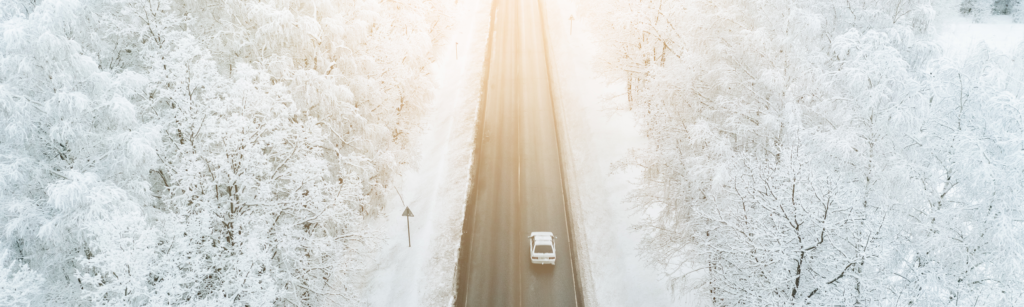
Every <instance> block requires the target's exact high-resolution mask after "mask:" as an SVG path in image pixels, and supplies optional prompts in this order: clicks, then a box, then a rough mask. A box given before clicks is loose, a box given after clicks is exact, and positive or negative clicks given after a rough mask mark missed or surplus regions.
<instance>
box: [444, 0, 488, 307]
mask: <svg viewBox="0 0 1024 307" xmlns="http://www.w3.org/2000/svg"><path fill="white" fill-rule="evenodd" d="M497 2H498V0H491V18H490V19H491V20H490V22H488V23H489V24H490V26H489V27H487V49H486V51H484V63H483V65H484V70H483V73H482V76H481V77H480V87H481V89H480V101H479V103H478V104H477V114H476V131H475V132H474V133H475V135H474V136H473V143H474V146H473V163H472V164H470V167H469V174H470V175H469V187H468V189H467V191H466V207H465V210H464V213H465V214H464V216H463V218H462V238H461V239H460V242H459V249H458V251H459V259H458V261H456V264H455V272H454V273H455V274H454V278H455V282H453V283H452V284H453V285H454V286H455V300H454V302H453V304H452V306H453V307H458V306H465V299H466V298H465V297H464V296H460V295H459V294H460V292H461V291H459V290H460V289H462V286H463V283H462V282H461V281H462V266H463V265H465V264H466V263H463V260H466V261H468V259H467V257H469V256H470V255H469V252H470V249H469V248H468V247H469V246H470V245H471V243H472V236H473V235H472V233H470V232H469V231H468V230H471V228H472V227H469V228H467V225H472V222H475V219H473V213H475V209H476V178H477V172H478V169H477V166H479V164H480V146H481V145H482V142H481V137H482V130H483V120H484V118H483V117H484V116H483V115H484V109H486V108H487V82H488V79H489V78H490V75H491V53H492V52H493V50H492V46H493V43H494V35H493V34H494V22H495V19H494V14H495V12H496V10H497V6H496V5H495V3H497ZM467 221H469V222H471V223H466V222H467ZM467 234H468V235H467ZM463 247H467V248H463ZM467 268H468V266H467ZM460 301H461V302H462V304H460V303H459V302H460Z"/></svg>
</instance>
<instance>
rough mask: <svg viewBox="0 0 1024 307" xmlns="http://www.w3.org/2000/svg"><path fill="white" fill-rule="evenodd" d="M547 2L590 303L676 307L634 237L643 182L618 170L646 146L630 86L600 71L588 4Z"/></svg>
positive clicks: (568, 169)
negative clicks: (635, 204)
mask: <svg viewBox="0 0 1024 307" xmlns="http://www.w3.org/2000/svg"><path fill="white" fill-rule="evenodd" d="M543 3H544V5H545V6H544V9H545V15H546V16H545V17H546V20H545V21H546V22H547V24H546V26H547V31H548V44H549V45H550V46H549V49H548V50H549V52H551V53H550V54H551V57H552V59H551V60H552V63H551V69H552V72H551V75H552V79H553V80H552V82H553V83H554V85H553V86H554V87H555V88H554V94H555V100H556V111H557V112H558V114H557V116H558V118H559V120H560V122H559V127H558V128H559V129H562V131H561V133H562V134H563V137H562V138H561V142H562V144H561V146H562V147H563V148H562V151H563V153H562V155H563V159H564V160H563V163H565V164H566V165H565V171H566V173H567V174H566V177H567V178H566V179H567V180H566V181H567V183H568V185H569V186H568V187H567V188H568V189H569V194H570V195H569V197H570V200H569V201H570V203H571V205H572V207H571V210H572V214H573V215H574V216H573V218H574V220H575V221H574V222H575V223H576V224H577V225H576V227H575V239H576V240H577V241H578V242H576V244H575V245H576V246H577V252H578V253H579V254H580V255H579V258H580V259H579V261H580V265H579V268H578V269H579V270H580V271H581V275H582V277H581V278H582V279H583V280H582V281H581V282H582V283H583V286H584V296H585V298H586V302H585V303H586V305H587V306H637V305H639V306H667V305H670V304H671V303H672V302H673V301H672V296H671V295H670V292H669V290H668V289H667V288H666V284H665V282H664V281H663V280H662V279H660V278H659V275H658V273H657V272H656V271H655V270H654V269H652V268H651V267H648V266H646V265H645V263H644V262H643V261H642V260H641V259H640V257H639V251H638V250H637V244H638V242H639V240H640V237H641V236H640V234H639V233H637V232H634V231H632V225H633V224H635V223H637V222H638V219H639V217H640V216H639V215H636V214H634V213H633V211H632V210H631V209H630V205H629V204H628V203H627V202H626V200H625V197H626V194H627V193H629V191H631V190H632V189H633V184H632V183H631V182H630V179H631V178H637V176H636V174H635V173H634V172H633V171H628V172H615V173H613V172H612V170H611V166H612V163H614V162H617V161H619V160H621V159H622V158H624V157H625V155H626V153H627V151H628V150H630V149H632V148H642V145H644V142H645V138H644V137H643V136H642V135H640V133H639V130H638V129H637V128H636V126H635V124H634V121H633V115H632V114H630V113H629V111H628V110H627V104H626V96H625V93H626V89H625V85H624V84H623V83H621V82H618V83H613V84H609V81H608V80H605V79H603V78H601V77H600V76H599V75H598V74H597V72H595V71H594V70H593V67H595V65H594V62H595V61H596V60H597V51H598V49H599V48H598V46H596V43H595V42H596V39H595V37H594V36H593V34H592V32H591V29H590V28H588V27H587V23H586V22H583V21H581V20H580V16H579V14H577V6H578V5H581V4H582V5H587V3H588V2H586V1H581V2H580V1H543ZM570 17H571V18H572V19H573V20H572V21H570ZM570 22H572V24H571V27H572V29H571V32H572V33H571V34H570Z"/></svg>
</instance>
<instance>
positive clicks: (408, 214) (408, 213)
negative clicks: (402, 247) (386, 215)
mask: <svg viewBox="0 0 1024 307" xmlns="http://www.w3.org/2000/svg"><path fill="white" fill-rule="evenodd" d="M402 216H404V217H405V232H406V233H407V234H408V235H409V247H412V228H411V227H409V218H410V217H412V210H409V207H405V212H402Z"/></svg>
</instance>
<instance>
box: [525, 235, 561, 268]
mask: <svg viewBox="0 0 1024 307" xmlns="http://www.w3.org/2000/svg"><path fill="white" fill-rule="evenodd" d="M529 239H530V262H531V263H534V264H550V265H555V234H553V233H550V232H547V231H534V232H531V233H530V237H529Z"/></svg>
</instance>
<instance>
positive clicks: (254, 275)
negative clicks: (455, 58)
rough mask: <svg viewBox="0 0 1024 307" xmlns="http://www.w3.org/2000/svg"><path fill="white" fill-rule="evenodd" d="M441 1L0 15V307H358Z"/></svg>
mask: <svg viewBox="0 0 1024 307" xmlns="http://www.w3.org/2000/svg"><path fill="white" fill-rule="evenodd" d="M449 6H450V4H449V3H448V2H447V1H442V0H427V1H423V0H397V1H374V0H341V1H336V0H332V1H327V0H312V1H310V0H270V1H242V0H228V1H204V0H142V1H128V0H95V1H90V0H84V1H78V0H5V1H0V226H2V227H0V305H3V306H7V305H14V306H27V305H32V306H93V305H95V306H107V305H117V306H127V305H132V306H135V305H189V306H269V305H280V306H296V305H332V306H334V305H361V303H360V302H361V301H362V299H361V298H360V293H359V291H358V289H355V285H357V284H358V283H356V282H354V281H356V280H358V279H361V278H365V274H366V273H365V270H366V269H367V264H366V263H367V261H369V260H370V257H369V256H368V255H371V254H372V253H373V252H375V251H376V250H377V249H378V248H379V241H380V233H379V231H376V230H374V229H372V228H370V227H367V226H366V225H365V223H364V222H363V220H364V219H365V218H368V217H374V216H376V215H378V214H380V210H381V206H382V204H383V203H384V198H385V194H386V193H387V191H389V190H390V185H391V184H392V181H393V178H394V176H395V175H396V173H397V172H398V171H399V170H400V168H401V167H402V165H405V164H408V163H410V162H411V161H413V160H414V159H413V158H412V157H413V156H414V154H415V153H414V152H412V150H411V149H410V146H409V144H410V140H411V137H412V136H413V135H415V134H416V133H417V131H418V130H419V129H420V126H421V122H422V117H423V114H424V108H423V107H424V104H425V103H426V102H428V101H429V100H430V99H431V95H433V94H432V89H433V87H434V85H433V84H432V83H431V81H430V79H429V78H428V71H427V66H428V65H429V64H430V63H431V62H432V61H433V57H434V55H433V52H434V51H433V50H434V49H435V44H437V42H438V41H439V40H440V39H441V38H442V37H443V36H444V35H446V34H445V33H447V30H448V28H449V25H450V23H451V22H450V20H449V19H450V18H449V17H448V16H449V14H448V12H447V10H448V7H449Z"/></svg>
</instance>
